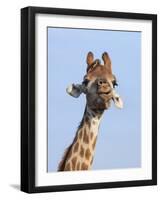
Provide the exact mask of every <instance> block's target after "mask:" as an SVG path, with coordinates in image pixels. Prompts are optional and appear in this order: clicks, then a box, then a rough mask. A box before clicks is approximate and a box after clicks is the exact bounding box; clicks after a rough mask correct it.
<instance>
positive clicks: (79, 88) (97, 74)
mask: <svg viewBox="0 0 161 200" xmlns="http://www.w3.org/2000/svg"><path fill="white" fill-rule="evenodd" d="M102 59H103V63H104V64H103V65H102V64H101V62H100V60H98V59H96V60H94V54H93V53H92V52H88V54H87V58H86V63H87V72H86V75H85V76H84V79H83V82H82V84H72V85H70V86H69V87H68V88H67V93H68V94H70V95H71V96H73V97H75V98H77V97H79V96H80V94H82V93H84V94H85V95H86V102H87V103H86V107H85V111H84V115H83V118H82V121H81V123H80V125H79V127H78V129H77V131H76V135H75V138H74V140H73V142H72V144H71V145H70V146H69V147H68V148H67V149H66V151H65V153H64V156H63V158H62V160H61V162H60V163H59V166H58V171H76V170H90V169H91V167H92V163H93V158H94V152H95V147H96V141H97V137H98V130H99V125H100V122H101V119H102V116H103V113H104V111H105V110H107V109H109V107H110V105H111V101H112V100H113V102H114V104H115V105H116V107H118V108H122V107H123V102H122V100H121V98H120V96H119V95H118V94H117V93H116V91H115V86H116V85H117V81H116V78H115V76H114V75H113V74H112V65H111V60H110V57H109V55H108V53H107V52H104V53H103V54H102Z"/></svg>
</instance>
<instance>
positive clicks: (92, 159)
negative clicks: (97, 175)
mask: <svg viewBox="0 0 161 200" xmlns="http://www.w3.org/2000/svg"><path fill="white" fill-rule="evenodd" d="M92 163H93V157H92V159H91V162H90V164H91V165H92Z"/></svg>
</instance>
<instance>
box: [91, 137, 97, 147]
mask: <svg viewBox="0 0 161 200" xmlns="http://www.w3.org/2000/svg"><path fill="white" fill-rule="evenodd" d="M96 140H97V136H96V137H95V138H94V141H93V144H92V148H93V149H94V148H95V146H96Z"/></svg>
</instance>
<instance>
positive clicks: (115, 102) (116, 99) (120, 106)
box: [113, 97, 123, 109]
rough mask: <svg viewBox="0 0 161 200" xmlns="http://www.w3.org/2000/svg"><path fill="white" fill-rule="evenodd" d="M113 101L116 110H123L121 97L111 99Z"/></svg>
mask: <svg viewBox="0 0 161 200" xmlns="http://www.w3.org/2000/svg"><path fill="white" fill-rule="evenodd" d="M113 101H114V104H115V106H116V107H117V108H120V109H122V108H123V101H122V99H121V97H115V98H113Z"/></svg>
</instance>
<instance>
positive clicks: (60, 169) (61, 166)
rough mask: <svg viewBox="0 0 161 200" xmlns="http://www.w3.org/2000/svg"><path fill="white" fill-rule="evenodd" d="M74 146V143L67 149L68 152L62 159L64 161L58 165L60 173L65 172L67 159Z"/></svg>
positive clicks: (65, 152)
mask: <svg viewBox="0 0 161 200" xmlns="http://www.w3.org/2000/svg"><path fill="white" fill-rule="evenodd" d="M72 145H73V143H72V144H71V145H70V146H69V147H67V148H66V150H65V151H64V155H63V157H62V160H61V161H60V163H59V165H58V171H64V168H65V162H66V159H67V157H68V155H69V152H70V150H71V148H72Z"/></svg>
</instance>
